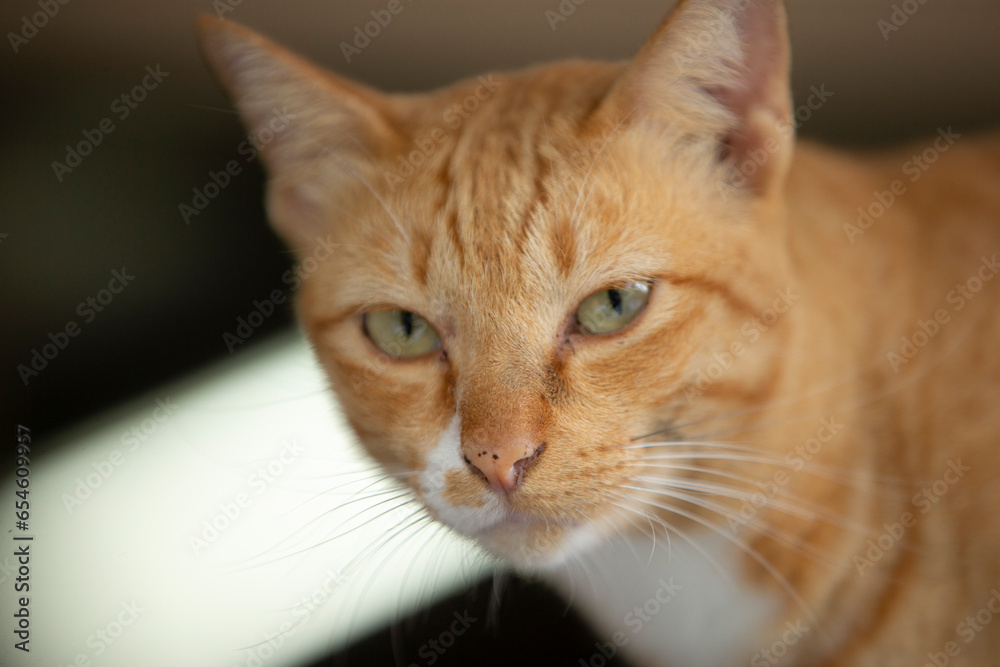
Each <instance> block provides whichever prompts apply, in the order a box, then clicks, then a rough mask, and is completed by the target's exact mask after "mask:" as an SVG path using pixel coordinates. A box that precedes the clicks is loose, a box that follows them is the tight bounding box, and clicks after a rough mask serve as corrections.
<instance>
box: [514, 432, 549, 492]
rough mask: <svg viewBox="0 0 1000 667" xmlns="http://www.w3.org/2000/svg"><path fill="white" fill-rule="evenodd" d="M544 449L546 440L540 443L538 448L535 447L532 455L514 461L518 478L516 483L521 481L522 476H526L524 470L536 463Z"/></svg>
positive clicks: (515, 477) (515, 476)
mask: <svg viewBox="0 0 1000 667" xmlns="http://www.w3.org/2000/svg"><path fill="white" fill-rule="evenodd" d="M543 451H545V443H544V442H543V443H542V444H540V445H538V448H537V449H535V451H534V452H532V454H531V455H530V456H526V457H524V458H523V459H521V460H519V461H515V462H514V479H516V480H517V481H516V482H515V484H520V483H521V477H523V476H524V471H525V470H527V469H528V468H530V467H531V466H533V465H535V462H536V461H538V457H539V456H541V455H542V452H543Z"/></svg>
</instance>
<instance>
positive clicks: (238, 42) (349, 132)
mask: <svg viewBox="0 0 1000 667" xmlns="http://www.w3.org/2000/svg"><path fill="white" fill-rule="evenodd" d="M198 33H199V41H200V43H201V47H202V50H203V52H204V54H205V58H206V60H208V62H209V64H210V65H211V67H212V69H213V70H214V72H215V74H216V75H217V76H218V78H219V80H220V81H221V83H222V85H223V87H224V88H225V89H226V90H227V92H228V93H229V95H230V96H231V97H232V99H233V102H234V103H235V105H236V108H237V109H238V110H239V112H240V116H241V118H242V119H243V124H244V125H245V126H246V127H247V129H248V130H249V131H250V137H251V140H252V141H253V145H254V146H255V147H256V148H257V149H258V150H259V152H260V155H261V157H262V161H263V163H264V167H265V169H266V171H267V175H268V185H267V190H268V191H267V204H268V214H269V217H270V219H271V224H272V226H274V227H275V230H276V231H277V232H278V233H279V234H280V235H281V236H282V237H283V238H284V240H285V241H286V243H288V245H289V246H290V247H291V248H292V249H293V250H296V251H299V252H303V251H306V250H308V249H310V248H311V247H312V246H313V245H314V244H315V243H316V242H317V240H318V239H319V238H321V237H322V236H323V235H324V234H325V233H328V231H329V230H328V229H326V224H325V223H326V221H325V220H324V219H323V215H324V212H325V211H327V210H329V208H330V206H331V201H332V200H333V198H336V197H337V196H339V195H340V194H342V193H345V192H348V191H349V188H348V187H347V186H349V185H353V186H354V187H355V188H356V179H357V178H358V177H359V176H361V177H362V178H363V172H364V170H365V167H366V165H370V164H371V163H372V157H373V156H375V155H377V154H378V153H379V152H380V151H382V150H384V149H385V148H386V147H387V146H389V145H391V144H392V143H393V142H394V141H398V140H399V137H398V133H397V132H396V130H395V129H394V126H393V122H392V120H391V118H392V110H391V109H390V103H389V101H388V98H387V97H386V96H384V95H382V94H380V93H379V92H377V91H374V90H372V89H370V88H367V87H365V86H362V85H360V84H356V83H353V82H351V81H348V80H346V79H343V78H341V77H338V76H336V75H334V74H332V73H330V72H327V71H325V70H323V69H320V68H319V67H317V66H315V65H313V64H311V63H309V62H307V61H306V60H305V59H303V58H300V57H299V56H297V55H295V54H293V53H291V52H289V51H287V50H285V49H283V48H282V47H280V46H278V45H277V44H275V43H273V42H271V41H270V40H268V39H266V38H264V37H262V36H261V35H259V34H257V33H256V32H254V31H252V30H249V29H247V28H244V27H243V26H240V25H238V24H236V23H232V22H230V21H224V20H221V19H216V18H213V17H207V16H203V17H201V18H200V19H199V20H198Z"/></svg>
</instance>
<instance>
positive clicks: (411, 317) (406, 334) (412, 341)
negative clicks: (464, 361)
mask: <svg viewBox="0 0 1000 667" xmlns="http://www.w3.org/2000/svg"><path fill="white" fill-rule="evenodd" d="M364 322H365V333H367V334H368V337H369V338H371V339H372V342H373V343H375V345H376V347H378V349H380V350H382V351H383V352H385V353H386V354H388V355H390V356H393V357H398V358H400V359H409V358H411V357H419V356H422V355H424V354H427V353H428V352H432V351H433V350H436V349H438V348H439V347H441V340H440V339H439V338H438V335H437V333H435V331H434V329H433V328H432V327H431V325H430V324H428V322H427V320H425V319H424V318H422V317H420V316H419V315H416V314H414V313H411V312H409V311H408V310H372V311H369V312H367V313H365V315H364Z"/></svg>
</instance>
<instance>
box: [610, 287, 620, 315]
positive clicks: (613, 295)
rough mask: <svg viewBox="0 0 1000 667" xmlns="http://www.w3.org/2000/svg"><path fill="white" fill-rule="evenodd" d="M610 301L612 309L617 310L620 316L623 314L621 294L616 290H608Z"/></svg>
mask: <svg viewBox="0 0 1000 667" xmlns="http://www.w3.org/2000/svg"><path fill="white" fill-rule="evenodd" d="M608 301H610V302H611V307H612V308H614V309H615V312H616V313H618V314H619V315H621V314H622V295H621V294H619V292H618V290H616V289H609V290H608Z"/></svg>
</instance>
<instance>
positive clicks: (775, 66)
mask: <svg viewBox="0 0 1000 667" xmlns="http://www.w3.org/2000/svg"><path fill="white" fill-rule="evenodd" d="M736 28H737V31H738V34H739V39H740V48H741V50H742V52H743V58H742V61H741V62H739V63H731V65H732V67H733V69H734V70H736V71H737V72H739V76H738V78H737V80H736V83H735V85H719V86H707V87H705V88H704V90H705V92H707V93H708V94H709V95H711V96H712V97H713V98H715V99H716V100H718V101H719V102H720V103H721V104H722V105H723V106H724V107H725V108H726V109H728V110H729V111H730V112H731V113H732V115H733V117H734V119H735V125H734V126H733V127H732V128H731V130H730V131H729V132H728V133H727V135H726V136H724V137H722V138H721V140H720V143H721V148H720V159H724V160H725V159H733V160H735V161H736V162H737V163H740V162H742V161H743V160H744V159H746V157H747V156H749V155H751V151H755V150H758V149H760V148H761V147H762V146H763V145H764V143H765V141H766V140H767V139H768V138H769V137H770V136H772V134H773V131H772V128H770V127H765V126H762V125H761V124H760V122H759V119H760V116H759V115H758V114H757V113H756V112H758V111H765V112H766V116H769V117H770V118H772V119H774V120H775V121H777V122H779V123H781V124H782V125H785V124H787V123H789V122H790V116H789V114H790V108H789V93H788V89H787V88H788V73H787V66H788V65H787V50H788V47H787V39H786V35H785V32H784V31H785V24H784V21H783V20H781V7H780V5H779V3H776V2H771V1H767V0H765V1H760V0H756V1H755V0H751V2H749V3H748V4H747V6H746V7H745V8H744V10H743V11H742V13H741V14H740V15H739V17H738V22H737V25H736ZM772 168H773V167H772ZM770 170H771V168H768V167H766V166H764V168H762V169H760V170H759V171H757V172H755V173H754V174H753V175H752V176H750V177H749V178H747V179H746V183H749V184H750V185H751V186H752V187H756V186H758V185H761V184H763V182H764V181H765V180H766V174H768V173H769V172H770Z"/></svg>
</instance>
